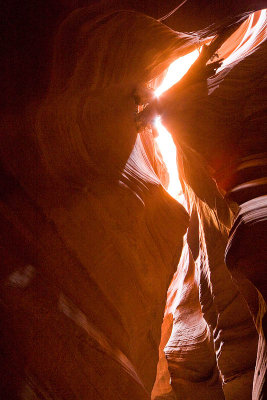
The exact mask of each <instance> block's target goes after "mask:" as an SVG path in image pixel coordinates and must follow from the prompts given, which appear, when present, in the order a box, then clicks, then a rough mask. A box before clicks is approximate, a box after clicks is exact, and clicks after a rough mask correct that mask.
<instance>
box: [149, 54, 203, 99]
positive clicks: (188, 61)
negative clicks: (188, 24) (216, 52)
mask: <svg viewBox="0 0 267 400" xmlns="http://www.w3.org/2000/svg"><path fill="white" fill-rule="evenodd" d="M199 54H200V50H194V51H192V52H191V53H189V54H186V55H185V56H183V57H180V58H178V59H177V60H175V61H174V62H173V63H172V64H171V65H170V66H169V68H168V71H167V74H166V76H165V78H164V80H163V82H162V84H161V85H160V86H159V87H158V88H157V89H156V90H155V95H156V96H157V97H159V96H160V95H161V94H162V93H163V92H165V91H166V90H167V89H169V88H170V87H172V86H173V85H174V84H175V83H177V82H179V80H180V79H181V78H182V77H183V76H184V75H185V74H186V73H187V71H188V70H189V68H190V67H191V65H192V64H193V63H194V62H195V61H196V59H197V58H198V56H199Z"/></svg>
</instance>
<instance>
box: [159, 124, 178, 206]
mask: <svg viewBox="0 0 267 400" xmlns="http://www.w3.org/2000/svg"><path fill="white" fill-rule="evenodd" d="M154 124H155V127H156V129H157V132H158V136H157V137H156V138H155V141H156V143H157V145H158V146H159V149H160V152H161V155H162V159H163V161H164V163H165V165H166V168H167V171H168V174H169V185H168V189H167V191H168V193H169V194H170V195H171V196H172V197H174V198H175V199H176V200H178V201H179V202H181V203H184V196H183V190H182V186H181V183H180V180H179V174H178V168H177V162H176V155H177V150H176V146H175V144H174V141H173V138H172V135H171V134H170V133H169V132H168V131H167V129H166V128H164V126H163V125H162V123H161V119H160V117H159V116H158V117H157V118H156V119H155V122H154Z"/></svg>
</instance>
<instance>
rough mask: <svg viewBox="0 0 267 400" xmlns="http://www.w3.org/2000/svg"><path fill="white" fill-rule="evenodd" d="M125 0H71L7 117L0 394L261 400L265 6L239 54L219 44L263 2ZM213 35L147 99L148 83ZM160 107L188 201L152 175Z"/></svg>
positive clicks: (156, 167) (0, 152) (231, 42)
mask: <svg viewBox="0 0 267 400" xmlns="http://www.w3.org/2000/svg"><path fill="white" fill-rule="evenodd" d="M131 3H132V2H131V1H125V2H121V3H120V4H118V3H117V2H101V4H100V5H99V4H98V5H96V6H93V7H85V8H79V9H77V10H74V12H72V13H71V14H70V15H69V16H68V17H67V18H66V19H65V20H64V21H63V22H61V24H60V28H59V29H58V33H57V35H56V38H55V46H54V56H53V60H54V61H53V68H52V72H51V80H50V84H49V88H48V89H47V91H46V92H45V90H43V87H44V86H45V84H43V86H42V85H40V86H42V90H43V92H45V95H43V97H42V98H39V99H38V95H36V96H33V97H30V100H31V102H30V101H28V103H27V106H26V107H25V108H24V109H23V110H22V108H23V107H21V106H19V107H17V105H14V104H13V105H12V106H10V108H8V107H7V110H8V112H6V113H5V115H3V124H2V126H3V128H4V129H3V130H2V131H1V136H0V137H1V146H0V158H1V168H0V176H1V198H0V216H1V218H0V224H1V236H0V251H1V256H2V257H1V259H2V260H3V267H2V269H1V275H0V279H1V295H0V296H1V310H2V324H1V345H0V346H1V352H0V354H1V356H0V357H1V358H0V359H1V366H2V368H1V370H2V379H1V398H3V399H11V400H13V399H14V400H16V399H19V400H26V399H27V400H28V399H38V400H41V399H56V400H57V399H62V400H63V399H72V400H74V399H77V400H83V399H84V400H89V399H90V400H91V399H94V400H97V399H105V400H113V399H114V400H115V399H126V398H127V399H128V398H129V399H131V400H135V399H136V400H137V399H138V400H140V399H149V398H150V396H151V392H152V398H153V399H154V400H155V399H157V400H159V399H203V400H204V399H214V400H217V399H218V400H219V399H226V400H234V399H242V400H243V399H244V400H249V399H251V398H252V399H253V400H254V399H255V400H262V399H263V398H264V390H265V388H264V382H265V375H266V342H265V335H266V326H265V325H264V322H265V323H266V314H265V313H266V303H265V301H266V279H265V273H264V268H265V264H266V248H265V246H266V236H264V235H263V232H264V230H265V229H266V196H265V194H266V178H265V174H266V154H265V153H264V150H265V146H266V142H265V140H266V139H265V135H264V133H265V132H264V128H263V122H264V121H265V120H264V118H265V116H264V104H263V101H264V95H265V92H264V88H265V86H266V79H265V78H266V76H265V75H266V74H265V66H264V59H265V53H266V42H264V41H265V39H266V15H265V14H261V13H260V12H258V14H256V16H255V20H254V22H252V23H253V24H257V21H258V20H259V19H260V18H261V15H265V17H264V18H265V19H264V23H263V25H262V28H261V29H260V30H259V32H258V33H257V40H256V41H255V43H254V45H253V47H252V48H251V49H248V50H247V51H246V52H245V53H243V54H242V55H239V57H237V59H236V60H235V61H234V62H231V63H229V64H228V65H227V66H226V67H224V68H223V65H221V60H219V61H218V60H216V55H215V53H216V52H218V56H219V58H220V57H225V58H226V57H227V56H228V55H229V54H232V52H233V51H234V50H235V49H236V48H237V46H236V42H237V41H238V40H239V38H240V37H242V32H241V31H242V29H243V28H244V26H248V25H249V24H250V22H249V21H250V20H248V17H249V15H250V13H252V12H253V11H256V10H257V9H261V8H263V6H264V5H263V4H260V3H261V2H257V4H255V2H251V1H243V2H239V1H237V2H236V3H235V4H234V8H233V4H232V2H226V4H225V6H224V8H223V9H222V8H221V6H219V3H220V2H214V7H213V14H212V15H211V14H210V12H209V7H207V5H206V3H205V4H204V5H203V4H202V2H199V3H198V2H195V1H193V0H192V1H186V2H182V3H181V4H178V5H177V4H176V2H172V1H171V2H169V3H168V4H166V2H162V1H158V2H152V1H148V2H146V3H144V2H134V3H135V4H131ZM174 3H175V4H174ZM62 4H65V6H64V7H65V8H64V7H63V6H62V7H63V8H64V12H62V15H63V14H67V11H69V10H70V9H73V8H75V6H73V5H72V2H71V1H69V2H68V1H62ZM66 4H67V5H66ZM80 5H84V4H80ZM178 6H179V7H178ZM202 6H203V7H202ZM175 7H177V11H176V12H174V13H171V11H172V9H173V8H175ZM120 9H124V10H123V11H121V10H120ZM140 11H142V12H145V13H146V14H149V15H151V16H153V17H155V18H158V19H159V18H160V17H164V16H165V17H164V18H162V21H161V22H160V21H157V20H156V19H154V18H152V17H151V16H150V17H149V16H147V15H144V14H142V13H140ZM59 14H60V13H59ZM55 15H58V14H57V12H56V11H55ZM163 22H164V23H163ZM242 22H244V24H245V25H241V24H242ZM165 23H167V24H169V26H171V27H172V28H173V29H175V30H179V31H183V32H191V33H181V32H176V31H175V30H172V29H171V28H170V27H168V26H167V25H166V24H165ZM211 24H213V25H211ZM242 27H243V28H242ZM240 30H241V31H240ZM192 32H193V33H192ZM211 37H213V38H214V39H213V40H212V42H211V44H210V45H209V46H206V47H204V48H203V49H202V53H201V55H200V57H199V58H198V61H197V62H196V63H195V64H193V66H192V67H191V69H190V70H189V71H188V73H187V74H186V75H185V77H184V78H182V80H181V81H180V82H178V83H177V84H176V85H174V86H173V87H172V88H171V89H169V90H167V91H166V92H165V93H164V94H163V95H162V96H161V97H160V98H159V99H158V100H155V98H154V97H153V91H151V90H148V89H147V87H148V86H150V87H153V85H154V83H155V81H156V80H157V81H159V80H160V79H161V77H162V76H163V75H164V71H165V70H166V68H167V67H168V66H169V65H170V63H171V62H172V61H174V60H175V59H177V58H178V57H181V56H183V55H185V54H187V53H189V52H191V51H192V50H194V49H195V48H196V47H199V46H200V45H203V44H204V43H207V42H210V41H211ZM18 51H19V50H18ZM217 70H218V71H217ZM216 71H217V72H216ZM46 74H47V72H46ZM44 75H45V74H44ZM44 75H42V79H43V80H44V81H45V78H44ZM10 90H11V92H10V93H12V88H11V89H10ZM27 90H28V89H25V93H27ZM42 90H40V87H39V93H41V92H42ZM28 93H29V92H28ZM18 99H19V100H20V101H19V102H20V104H21V103H22V99H23V96H20V95H18ZM36 99H38V101H37V100H36ZM32 100H34V101H32ZM14 103H15V102H14ZM147 104H148V105H147ZM18 110H20V111H18ZM157 113H160V114H161V118H162V121H163V123H164V126H166V127H167V128H168V129H169V131H170V132H171V133H172V135H173V138H174V141H175V144H176V146H177V150H178V161H179V175H180V178H181V184H182V187H183V189H184V195H185V197H186V200H187V205H188V212H187V211H186V210H185V209H184V207H182V206H181V205H180V204H179V203H178V202H177V201H176V200H174V199H173V198H172V197H171V196H170V195H169V194H168V193H167V191H166V190H165V189H164V187H166V186H167V182H168V173H167V171H166V167H165V166H164V163H163V160H162V159H161V158H160V156H159V154H158V151H157V149H156V148H155V142H154V136H153V129H151V127H150V125H149V123H148V122H151V119H153V118H154V117H155V116H156V115H157ZM187 228H188V230H187ZM186 231H187V234H186ZM185 234H186V235H185ZM225 251H226V252H225ZM180 256H181V257H180ZM177 265H178V267H177ZM168 288H169V289H168ZM167 290H168V293H167ZM166 293H167V302H166ZM164 308H165V313H164ZM163 314H164V320H163V324H162V330H161V341H160V327H161V323H162V319H163ZM158 352H159V354H158ZM158 359H159V363H158ZM157 364H158V366H157ZM156 375H157V377H156ZM152 389H153V390H152Z"/></svg>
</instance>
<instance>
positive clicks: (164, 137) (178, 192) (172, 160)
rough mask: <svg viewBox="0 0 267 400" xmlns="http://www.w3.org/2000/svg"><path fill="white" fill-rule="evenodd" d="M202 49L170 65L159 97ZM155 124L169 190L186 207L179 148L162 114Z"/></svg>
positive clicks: (185, 70) (177, 78) (157, 94)
mask: <svg viewBox="0 0 267 400" xmlns="http://www.w3.org/2000/svg"><path fill="white" fill-rule="evenodd" d="M200 51H201V49H200V50H194V51H192V52H191V53H189V54H187V55H186V56H184V57H180V58H178V59H177V60H175V61H174V62H173V63H172V64H171V65H170V66H169V68H168V71H167V74H166V75H165V78H164V80H163V82H162V84H161V85H160V86H159V87H158V88H157V89H156V90H155V95H156V96H157V97H159V96H160V95H161V94H162V93H163V92H165V91H166V90H167V89H169V88H170V87H172V86H173V85H174V84H175V83H177V82H179V80H180V79H181V78H182V77H183V76H184V75H185V74H186V73H187V71H188V70H189V68H190V67H191V65H192V64H193V63H194V62H195V61H196V59H197V58H198V56H199V54H200ZM154 124H155V127H156V129H157V132H158V136H157V137H156V139H155V141H156V143H157V145H158V147H159V150H160V152H161V155H162V158H163V161H164V163H165V165H166V168H167V171H168V174H169V185H168V188H167V192H168V193H169V194H170V195H171V196H172V197H173V198H175V199H176V200H178V201H179V202H180V203H181V204H183V206H184V207H185V208H186V200H185V198H184V195H183V190H182V186H181V183H180V180H179V174H178V168H177V150H176V146H175V144H174V141H173V138H172V135H171V134H170V132H168V131H167V129H166V128H165V127H164V126H163V125H162V123H161V119H160V116H158V117H156V119H155V123H154Z"/></svg>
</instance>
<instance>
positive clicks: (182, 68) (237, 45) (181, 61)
mask: <svg viewBox="0 0 267 400" xmlns="http://www.w3.org/2000/svg"><path fill="white" fill-rule="evenodd" d="M266 17H267V10H266V9H264V10H261V11H257V12H255V13H253V14H251V15H250V17H249V18H248V19H247V20H246V21H245V22H243V24H242V25H241V26H240V28H239V29H238V30H237V31H236V32H235V33H234V34H233V35H231V36H230V38H229V39H228V40H227V41H226V42H225V44H224V45H223V46H222V47H221V49H220V51H219V57H224V58H225V59H224V61H223V63H222V65H221V67H220V68H219V69H218V70H217V72H219V71H220V70H222V69H223V68H225V67H226V66H227V65H229V64H231V63H233V62H235V61H236V60H239V59H241V58H242V56H244V55H245V54H246V53H248V52H249V51H250V50H251V49H253V48H254V47H255V46H257V45H258V44H259V43H261V42H262V41H263V40H264V39H265V38H266V29H265V31H264V27H265V25H266ZM200 51H201V48H200V49H199V50H198V49H197V50H194V51H193V52H191V53H189V54H187V55H185V56H183V57H180V58H178V59H177V60H175V61H174V62H173V63H172V64H171V65H170V66H169V68H168V71H167V74H166V76H165V78H164V80H163V82H162V83H161V85H160V86H159V87H158V88H157V89H156V90H155V96H157V97H159V96H160V95H161V94H162V93H163V92H165V91H166V90H167V89H169V88H170V87H172V86H173V85H174V84H175V83H177V82H179V80H180V79H181V78H182V77H183V76H184V75H185V74H186V73H187V71H188V70H189V68H190V67H191V65H192V64H193V63H194V62H195V61H196V60H197V58H198V56H199V54H200ZM155 126H156V129H157V132H158V137H157V138H156V139H155V140H156V142H157V144H158V147H159V150H160V152H161V154H162V158H163V161H164V163H165V164H166V168H167V171H168V174H169V186H168V188H167V191H168V193H169V194H170V195H171V196H172V197H174V198H175V199H176V200H178V201H179V202H181V203H182V204H183V205H184V206H186V202H185V198H184V196H183V193H182V187H181V183H180V181H179V174H178V169H177V162H176V156H177V154H176V146H175V144H174V142H173V139H172V136H171V134H170V133H169V132H168V131H167V129H166V128H164V126H163V125H162V123H161V120H160V117H157V118H156V120H155Z"/></svg>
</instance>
